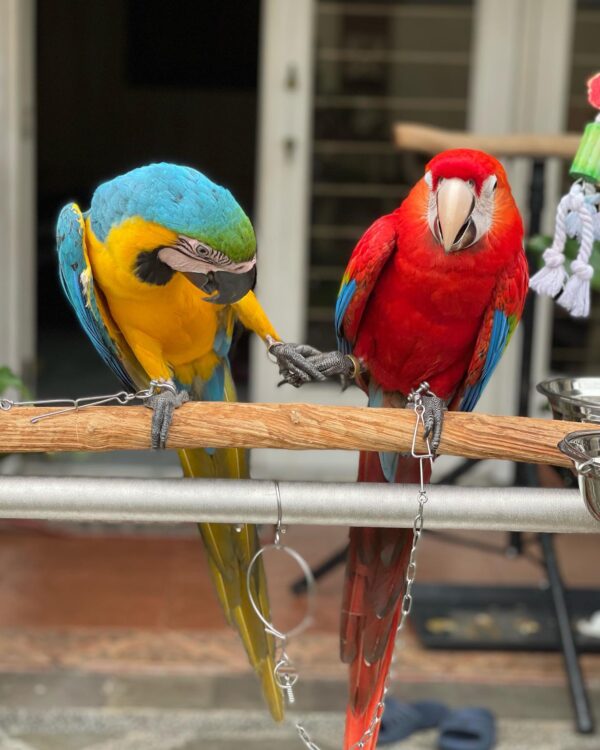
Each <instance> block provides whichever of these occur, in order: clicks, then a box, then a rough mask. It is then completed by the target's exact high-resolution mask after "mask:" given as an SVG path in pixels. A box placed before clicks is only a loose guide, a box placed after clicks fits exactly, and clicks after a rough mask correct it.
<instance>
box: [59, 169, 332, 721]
mask: <svg viewBox="0 0 600 750" xmlns="http://www.w3.org/2000/svg"><path fill="white" fill-rule="evenodd" d="M57 250H58V258H59V266H60V279H61V282H62V286H63V289H64V291H65V293H66V295H67V297H68V299H69V301H70V302H71V305H72V306H73V308H74V309H75V312H76V313H77V317H78V318H79V321H80V323H81V324H82V326H83V328H84V330H85V332H86V333H87V335H88V336H89V337H90V339H91V340H92V342H93V344H94V346H95V347H96V349H97V350H98V352H99V353H100V355H101V357H102V359H103V360H104V362H105V363H106V364H107V365H108V366H109V367H110V368H111V369H112V370H113V371H114V372H115V373H116V375H117V376H118V377H119V378H120V379H121V381H122V382H123V383H124V385H125V387H127V388H129V389H131V390H137V389H140V388H145V387H147V386H148V384H149V382H150V381H151V380H154V381H160V382H162V383H164V384H165V387H164V389H162V390H161V392H160V393H159V394H158V395H156V396H154V397H153V404H152V406H153V409H154V414H153V420H152V443H153V446H154V447H164V445H165V442H166V437H167V433H168V426H169V423H170V419H171V416H172V413H173V409H174V408H176V407H177V406H178V405H180V404H181V403H182V401H184V400H187V398H192V399H199V400H200V399H201V400H208V401H218V400H226V401H231V400H235V397H236V394H235V387H234V383H233V380H232V377H231V373H230V369H229V363H228V358H227V357H228V352H229V347H230V344H231V336H232V331H233V326H234V323H235V321H236V320H238V321H240V322H241V323H242V324H243V325H244V326H245V327H246V328H248V329H250V330H252V331H254V332H255V333H257V334H258V335H259V336H260V337H261V338H262V339H263V340H265V341H266V342H269V343H272V342H273V340H275V341H278V338H277V334H276V333H275V330H274V329H273V326H272V325H271V323H270V322H269V320H268V318H267V316H266V315H265V313H264V311H263V310H262V308H261V306H260V304H259V303H258V301H257V299H256V297H255V296H254V293H253V292H252V291H251V288H252V287H253V285H254V281H255V276H256V241H255V237H254V231H253V229H252V225H251V223H250V221H249V219H248V217H247V216H246V215H245V213H244V212H243V211H242V209H241V208H240V206H239V205H238V204H237V202H236V201H235V200H234V198H233V196H232V195H231V193H230V192H229V191H228V190H226V189H224V188H222V187H220V186H219V185H216V184H214V183H213V182H211V181H210V180H209V179H207V178H206V177H205V176H204V175H202V174H201V173H200V172H198V171H196V170H194V169H191V168H189V167H183V166H177V165H174V164H152V165H149V166H145V167H140V168H138V169H134V170H133V171H131V172H128V173H127V174H124V175H122V176H120V177H117V178H115V179H114V180H111V181H110V182H106V183H104V184H103V185H100V187H98V188H97V190H96V191H95V193H94V195H93V198H92V203H91V208H90V210H89V211H87V212H85V213H82V212H81V210H80V209H79V207H78V206H77V205H76V204H75V203H70V204H69V205H67V206H65V208H64V209H63V210H62V212H61V214H60V216H59V219H58V226H57ZM286 352H287V355H288V358H291V360H285V355H286ZM274 353H275V355H276V357H277V359H278V360H279V361H282V360H281V358H282V357H283V358H284V360H285V361H287V363H288V366H289V367H291V368H292V369H294V368H295V367H296V368H297V367H300V369H301V370H302V368H303V367H304V365H303V364H302V358H301V357H300V358H298V356H295V355H294V353H293V352H292V351H291V350H290V348H289V347H287V346H286V345H282V344H280V343H278V344H277V346H276V351H275V352H274ZM294 363H295V364H294ZM310 369H311V368H310V366H309V370H310ZM317 374H318V373H317ZM179 455H180V459H181V464H182V466H183V471H184V474H185V476H186V477H199V476H202V477H234V478H238V477H246V476H248V470H247V466H246V457H245V454H244V452H243V451H241V450H238V449H233V448H232V449H220V450H213V449H195V450H182V451H179ZM200 532H201V535H202V539H203V540H204V543H205V545H206V548H207V552H208V561H209V565H210V570H211V573H212V577H213V580H214V583H215V586H216V589H217V594H218V597H219V599H220V601H221V604H222V606H223V609H224V611H225V615H226V617H227V619H228V621H229V623H230V624H231V625H233V626H234V627H236V628H237V630H238V631H239V633H240V636H241V638H242V641H243V643H244V646H245V648H246V651H247V653H248V657H249V659H250V662H251V664H252V666H253V667H254V669H255V670H256V672H257V673H258V675H259V677H260V680H261V683H262V689H263V693H264V695H265V698H266V700H267V703H268V705H269V708H270V711H271V714H272V715H273V717H274V718H275V719H276V720H280V719H281V718H282V717H283V703H282V695H281V690H280V688H279V687H278V686H277V684H276V682H275V678H274V674H273V668H274V644H273V640H272V638H271V636H269V635H267V634H266V633H265V631H264V627H263V626H262V624H261V623H260V621H259V619H258V617H257V616H256V613H255V612H254V611H253V609H252V606H251V602H250V599H249V596H248V592H247V589H246V570H247V567H248V563H249V561H250V560H251V558H252V557H253V555H254V553H255V552H256V551H257V549H258V544H259V543H258V537H257V532H256V528H255V527H254V526H249V525H245V526H243V527H241V530H240V527H234V526H230V525H227V524H213V523H203V524H200ZM253 586H254V592H253V593H254V599H255V601H256V602H258V603H259V605H260V608H261V610H262V613H263V615H264V616H265V617H266V618H267V619H269V602H268V598H267V588H266V581H265V578H264V571H263V568H262V564H260V561H259V564H257V565H256V567H255V574H254V578H253Z"/></svg>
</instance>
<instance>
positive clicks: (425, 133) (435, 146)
mask: <svg viewBox="0 0 600 750" xmlns="http://www.w3.org/2000/svg"><path fill="white" fill-rule="evenodd" d="M580 140H581V134H579V133H561V134H556V135H552V134H550V135H548V134H542V133H512V134H510V135H481V134H479V133H465V132H463V131H460V130H444V129H442V128H434V127H431V126H429V125H419V124H417V123H410V122H398V123H396V124H395V125H394V142H395V144H396V147H397V148H399V149H401V150H404V151H419V152H421V153H425V154H430V155H434V154H437V153H439V152H440V151H445V150H446V149H448V148H476V149H480V150H481V151H487V152H488V153H490V154H493V155H494V156H498V157H502V156H532V157H538V158H544V157H549V156H555V157H558V158H561V159H572V158H573V157H574V156H575V152H576V151H577V147H578V146H579V141H580Z"/></svg>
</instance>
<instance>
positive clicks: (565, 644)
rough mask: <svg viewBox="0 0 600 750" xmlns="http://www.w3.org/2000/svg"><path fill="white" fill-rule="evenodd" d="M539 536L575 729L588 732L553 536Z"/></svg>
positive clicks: (590, 721) (589, 722)
mask: <svg viewBox="0 0 600 750" xmlns="http://www.w3.org/2000/svg"><path fill="white" fill-rule="evenodd" d="M539 538H540V544H541V545H542V551H543V553H544V563H545V565H546V570H547V571H548V582H549V584H550V593H551V594H552V601H553V603H554V609H555V611H556V623H557V625H558V632H559V635H560V642H561V650H562V653H563V658H564V660H565V669H566V670H567V676H568V678H569V689H570V691H571V700H572V701H573V708H574V711H575V723H576V725H577V731H578V732H580V733H581V734H590V733H592V732H593V731H594V719H593V716H592V710H591V707H590V699H589V697H588V694H587V691H586V688H585V683H584V681H583V675H582V673H581V667H580V666H579V660H578V658H577V649H576V647H575V640H574V638H573V630H572V628H571V620H570V617H569V610H568V608H567V600H566V598H565V589H564V585H563V582H562V579H561V575H560V570H559V567H558V561H557V559H556V553H555V551H554V540H553V538H552V536H551V535H550V534H540V537H539Z"/></svg>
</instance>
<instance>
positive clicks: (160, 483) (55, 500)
mask: <svg viewBox="0 0 600 750" xmlns="http://www.w3.org/2000/svg"><path fill="white" fill-rule="evenodd" d="M279 487H280V492H281V501H282V506H283V520H284V523H290V524H291V523H306V524H322V525H332V526H333V525H339V526H396V527H408V526H411V525H412V523H413V518H414V515H415V508H416V505H417V489H416V486H415V485H398V484H392V485H389V484H371V483H366V484H358V483H347V484H346V483H327V484H323V483H319V482H280V483H279ZM430 496H431V502H430V503H428V505H427V507H426V511H425V512H426V517H427V521H426V523H427V527H428V528H433V529H435V528H437V529H490V530H496V531H570V532H596V533H598V532H600V522H598V521H595V520H594V519H593V518H592V517H591V516H590V515H589V513H588V512H587V510H586V508H585V506H584V504H583V500H582V499H581V496H580V494H579V492H578V491H576V490H557V489H540V488H527V489H524V488H513V487H493V488H485V489H482V488H479V487H448V486H443V485H433V486H432V487H431V490H430ZM0 517H2V518H38V519H46V520H52V521H59V520H60V521H91V520H94V521H114V522H124V521H135V522H140V523H152V522H159V521H160V522H163V523H180V522H189V521H213V522H217V523H243V522H246V523H275V521H276V519H277V500H276V494H275V484H274V482H272V481H264V480H252V479H247V480H237V479H185V480H184V479H117V478H110V479H100V478H74V477H69V478H64V477H30V476H18V477H2V478H0Z"/></svg>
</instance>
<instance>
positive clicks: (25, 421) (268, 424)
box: [0, 402, 600, 466]
mask: <svg viewBox="0 0 600 750" xmlns="http://www.w3.org/2000/svg"><path fill="white" fill-rule="evenodd" d="M49 411H51V410H49V409H42V408H39V407H37V408H31V407H18V406H15V407H13V408H12V409H11V410H9V411H0V452H17V453H21V452H55V451H108V450H140V449H147V448H149V447H150V419H151V412H150V411H149V410H148V409H146V408H145V407H143V406H129V407H120V406H96V407H91V408H87V409H82V410H80V411H77V412H75V411H73V412H69V413H66V414H62V415H60V416H56V417H51V418H49V419H44V420H42V421H40V422H36V423H35V424H32V423H31V419H32V417H35V416H39V415H41V414H45V413H48V412H49ZM414 424H415V415H414V413H413V412H412V411H410V410H408V409H368V408H366V407H347V406H344V407H342V406H317V405H313V404H240V403H229V404H228V403H213V402H194V403H187V404H185V405H184V406H182V407H181V408H180V409H177V410H176V412H175V416H174V418H173V424H172V426H171V431H170V434H169V442H168V447H169V448H192V447H201V446H205V447H214V448H222V447H230V446H235V447H240V448H286V449H288V450H309V449H342V450H371V451H381V450H386V451H409V450H410V445H411V441H412V436H413V429H414ZM582 429H600V425H591V424H582V423H581V422H559V421H552V420H546V419H528V418H524V417H499V416H490V415H487V414H467V413H461V412H451V413H448V414H447V415H446V419H445V423H444V430H443V433H442V441H441V445H440V450H439V453H440V454H448V455H453V456H463V457H465V458H482V459H485V458H495V459H507V460H510V461H525V462H528V463H539V464H554V465H557V466H570V465H571V464H570V461H569V459H568V458H566V457H565V456H564V455H563V454H562V453H561V452H560V451H559V450H558V449H557V447H556V446H557V444H558V442H559V441H560V440H561V439H562V438H563V437H564V436H565V435H566V434H567V433H569V432H573V431H575V430H582ZM417 448H418V450H419V451H422V450H424V445H423V442H422V441H421V440H419V441H418V443H417Z"/></svg>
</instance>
